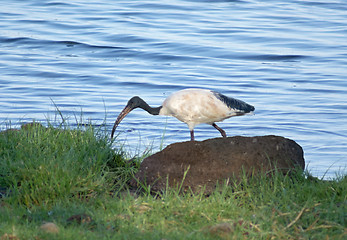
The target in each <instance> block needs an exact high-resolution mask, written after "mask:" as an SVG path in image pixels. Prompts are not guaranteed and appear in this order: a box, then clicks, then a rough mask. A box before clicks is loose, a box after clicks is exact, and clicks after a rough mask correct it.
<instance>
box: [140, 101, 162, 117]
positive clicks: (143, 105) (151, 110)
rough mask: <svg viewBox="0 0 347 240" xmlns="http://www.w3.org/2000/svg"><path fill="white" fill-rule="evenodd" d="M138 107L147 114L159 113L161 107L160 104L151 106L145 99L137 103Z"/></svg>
mask: <svg viewBox="0 0 347 240" xmlns="http://www.w3.org/2000/svg"><path fill="white" fill-rule="evenodd" d="M139 108H142V109H143V110H146V111H147V112H148V113H149V114H152V115H159V112H160V109H161V108H162V106H160V107H155V108H152V107H151V106H149V105H148V104H147V103H146V102H145V101H142V102H141V104H140V105H139Z"/></svg>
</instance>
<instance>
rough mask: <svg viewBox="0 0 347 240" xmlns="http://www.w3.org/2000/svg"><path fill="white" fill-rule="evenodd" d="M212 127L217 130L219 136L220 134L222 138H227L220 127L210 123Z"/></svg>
mask: <svg viewBox="0 0 347 240" xmlns="http://www.w3.org/2000/svg"><path fill="white" fill-rule="evenodd" d="M212 126H213V127H214V128H215V129H217V130H218V131H219V132H220V134H222V136H223V137H224V138H225V137H227V135H226V133H225V131H224V130H223V129H221V128H220V127H218V126H217V124H215V123H212Z"/></svg>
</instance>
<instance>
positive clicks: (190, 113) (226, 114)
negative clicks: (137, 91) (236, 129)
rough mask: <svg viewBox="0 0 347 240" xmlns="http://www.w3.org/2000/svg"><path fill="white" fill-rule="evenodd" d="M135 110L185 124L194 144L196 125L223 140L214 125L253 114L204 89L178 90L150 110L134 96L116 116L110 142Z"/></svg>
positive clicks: (246, 106) (249, 107)
mask: <svg viewBox="0 0 347 240" xmlns="http://www.w3.org/2000/svg"><path fill="white" fill-rule="evenodd" d="M135 108H142V109H143V110H146V111H147V112H148V113H150V114H152V115H166V116H173V117H175V118H177V119H178V120H180V121H182V122H184V123H186V124H187V125H188V127H189V130H190V137H191V140H192V141H194V127H195V126H196V125H198V124H201V123H207V124H210V125H212V126H213V127H215V128H216V129H217V130H218V131H219V132H220V133H221V134H222V136H223V137H226V134H225V131H224V130H223V129H221V128H220V127H218V126H217V125H216V124H215V122H220V121H223V120H224V119H227V118H230V117H233V116H241V115H244V114H247V113H251V112H253V111H254V107H253V106H252V105H249V104H247V103H245V102H244V101H241V100H238V99H235V98H231V97H227V96H225V95H223V94H221V93H218V92H215V91H212V90H207V89H199V88H189V89H184V90H180V91H178V92H175V93H173V94H172V95H170V96H169V97H168V98H166V99H165V100H164V102H163V104H162V105H161V106H159V107H155V108H152V107H150V106H149V105H148V104H147V103H146V102H145V101H144V100H142V99H141V98H140V97H137V96H136V97H132V98H131V99H130V100H129V101H128V104H127V105H126V106H125V108H124V109H123V111H122V112H121V113H120V114H119V116H118V118H117V120H116V122H115V123H114V126H113V129H112V133H111V139H112V138H113V134H114V132H115V130H116V128H117V126H118V124H119V123H120V122H121V121H122V119H123V118H124V117H125V116H126V115H127V114H128V113H129V112H131V111H132V110H133V109H135Z"/></svg>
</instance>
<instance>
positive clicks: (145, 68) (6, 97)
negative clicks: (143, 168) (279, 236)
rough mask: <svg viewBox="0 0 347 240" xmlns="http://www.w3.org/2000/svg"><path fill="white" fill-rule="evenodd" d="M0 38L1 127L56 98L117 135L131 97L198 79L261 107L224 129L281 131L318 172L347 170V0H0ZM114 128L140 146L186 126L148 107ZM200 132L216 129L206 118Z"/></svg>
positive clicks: (150, 98) (185, 134)
mask: <svg viewBox="0 0 347 240" xmlns="http://www.w3.org/2000/svg"><path fill="white" fill-rule="evenodd" d="M1 2H2V1H0V3H1ZM0 46H1V47H0V127H1V129H4V128H5V127H6V126H7V125H8V123H9V122H10V123H11V125H12V126H16V125H17V124H20V123H25V122H29V121H32V120H33V119H35V120H36V121H40V122H43V123H45V122H47V119H51V120H52V119H55V118H56V117H57V115H56V108H55V106H54V104H56V105H57V106H58V108H59V109H60V111H61V112H62V113H63V114H64V116H65V117H67V118H69V119H70V120H71V122H74V121H75V116H76V117H77V118H79V115H80V112H81V111H82V112H83V118H84V119H86V120H89V119H90V120H92V121H93V123H94V124H96V125H98V124H100V125H101V124H103V123H104V121H105V120H106V124H107V125H106V126H107V128H108V129H109V132H111V128H112V125H113V123H114V121H115V119H116V117H117V115H118V114H119V112H120V111H121V110H122V108H123V107H124V106H125V104H126V102H127V101H128V99H129V98H130V97H132V96H134V95H139V96H141V97H142V98H143V99H145V100H146V101H147V102H148V103H149V104H150V105H153V106H159V105H160V104H161V102H162V101H163V100H164V99H165V97H166V96H168V95H169V94H170V93H172V92H175V91H177V90H180V89H183V88H187V87H200V88H208V89H213V90H215V91H219V92H222V93H223V94H225V95H228V96H231V97H236V98H239V99H242V100H244V101H246V102H248V103H250V104H252V105H254V106H255V108H256V111H255V115H252V116H242V117H235V118H231V119H228V120H226V121H224V122H223V123H220V124H219V126H220V127H222V128H223V129H224V130H225V131H226V132H227V134H228V135H229V136H233V135H244V136H256V135H269V134H273V135H281V136H284V137H287V138H291V139H293V140H295V141H296V142H297V143H299V144H300V145H301V146H302V147H303V149H304V152H305V159H306V163H307V170H308V171H309V172H311V173H312V174H313V175H314V176H318V177H325V178H332V177H335V176H336V174H341V173H346V171H347V167H346V166H347V156H346V153H347V121H346V119H347V94H346V93H347V2H346V1H345V0H331V1H326V0H325V1H321V0H317V1H299V0H288V1H283V2H282V1H271V0H269V1H257V0H235V1H221V0H220V1H198V0H191V1H187V0H171V1H168V0H166V1H165V0H164V1H154V0H153V1H107V0H99V1H76V0H71V1H60V0H54V1H53V0H52V1H40V0H26V1H22V0H17V1H15V0H12V1H6V3H5V2H3V4H1V9H0ZM53 102H54V103H53ZM105 116H106V117H105ZM118 133H119V136H118V139H119V140H120V141H119V143H116V144H120V145H124V147H125V148H126V149H128V150H129V152H130V153H133V154H141V153H142V152H143V151H146V150H148V149H149V148H151V149H152V151H154V152H155V151H158V150H159V148H160V145H161V144H162V145H163V146H166V145H167V144H170V143H173V142H179V141H186V140H189V131H188V128H187V126H186V125H185V124H183V123H181V122H179V121H178V120H176V119H174V118H169V117H162V116H151V115H148V114H147V113H146V112H144V111H141V110H135V111H133V112H132V113H131V114H129V115H128V116H127V117H126V118H125V119H124V120H123V122H122V123H121V124H120V126H119V128H118V129H117V134H118ZM195 133H196V139H197V140H204V139H208V138H214V137H219V136H220V135H219V132H218V131H216V130H215V129H214V128H213V127H211V126H209V125H199V126H197V128H196V132H195ZM162 139H163V140H162Z"/></svg>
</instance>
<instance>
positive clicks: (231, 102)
mask: <svg viewBox="0 0 347 240" xmlns="http://www.w3.org/2000/svg"><path fill="white" fill-rule="evenodd" d="M212 93H213V94H214V95H215V96H216V97H217V98H218V99H219V100H221V101H222V102H224V103H225V104H226V105H227V106H228V107H229V108H231V109H235V110H237V111H240V112H243V113H250V112H253V111H254V110H255V108H254V106H252V105H250V104H248V103H246V102H244V101H242V100H239V99H236V98H231V97H227V96H225V95H223V94H221V93H219V92H215V91H212Z"/></svg>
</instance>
